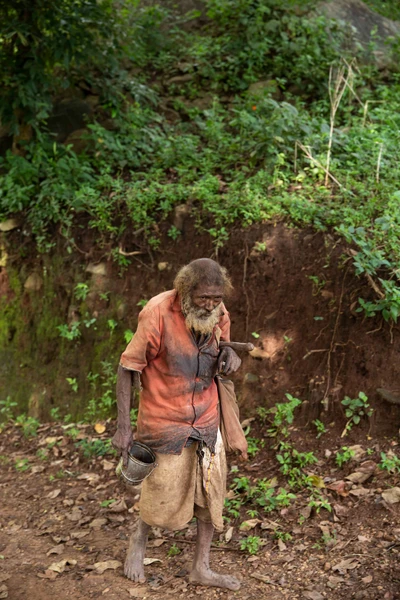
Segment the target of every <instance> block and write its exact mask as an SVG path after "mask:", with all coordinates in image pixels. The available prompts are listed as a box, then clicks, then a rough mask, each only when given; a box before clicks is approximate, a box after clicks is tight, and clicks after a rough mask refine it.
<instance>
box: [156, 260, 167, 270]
mask: <svg viewBox="0 0 400 600" xmlns="http://www.w3.org/2000/svg"><path fill="white" fill-rule="evenodd" d="M157 268H158V270H159V271H165V269H167V268H168V263H167V262H159V263H158V265H157Z"/></svg>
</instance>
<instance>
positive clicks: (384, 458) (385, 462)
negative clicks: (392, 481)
mask: <svg viewBox="0 0 400 600" xmlns="http://www.w3.org/2000/svg"><path fill="white" fill-rule="evenodd" d="M378 467H379V468H380V469H382V470H383V471H388V473H400V458H399V457H398V456H396V455H395V454H393V452H391V451H389V452H388V453H387V454H386V453H385V452H381V462H380V463H379V465H378Z"/></svg>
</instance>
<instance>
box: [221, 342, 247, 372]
mask: <svg viewBox="0 0 400 600" xmlns="http://www.w3.org/2000/svg"><path fill="white" fill-rule="evenodd" d="M241 364H242V361H241V360H240V358H239V357H238V355H237V354H236V352H235V351H234V350H232V348H228V347H226V348H222V350H221V351H220V353H219V356H218V363H217V365H218V373H220V375H231V374H232V373H234V372H235V371H237V370H238V368H239V367H240V365H241Z"/></svg>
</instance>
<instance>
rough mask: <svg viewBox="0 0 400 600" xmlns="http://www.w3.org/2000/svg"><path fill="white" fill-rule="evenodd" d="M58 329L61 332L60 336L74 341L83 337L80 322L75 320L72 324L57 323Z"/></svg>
mask: <svg viewBox="0 0 400 600" xmlns="http://www.w3.org/2000/svg"><path fill="white" fill-rule="evenodd" d="M57 329H58V331H59V333H60V337H62V338H64V339H66V340H68V341H70V342H72V341H73V340H77V339H79V338H80V337H81V330H80V322H79V321H74V322H73V323H71V325H66V324H65V323H64V324H62V325H57Z"/></svg>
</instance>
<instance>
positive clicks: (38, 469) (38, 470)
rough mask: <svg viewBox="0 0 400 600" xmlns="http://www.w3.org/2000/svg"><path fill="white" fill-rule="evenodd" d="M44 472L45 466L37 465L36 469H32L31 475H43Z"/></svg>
mask: <svg viewBox="0 0 400 600" xmlns="http://www.w3.org/2000/svg"><path fill="white" fill-rule="evenodd" d="M43 471H44V467H43V465H37V466H36V467H32V469H31V473H33V474H34V475H35V474H36V473H43Z"/></svg>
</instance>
